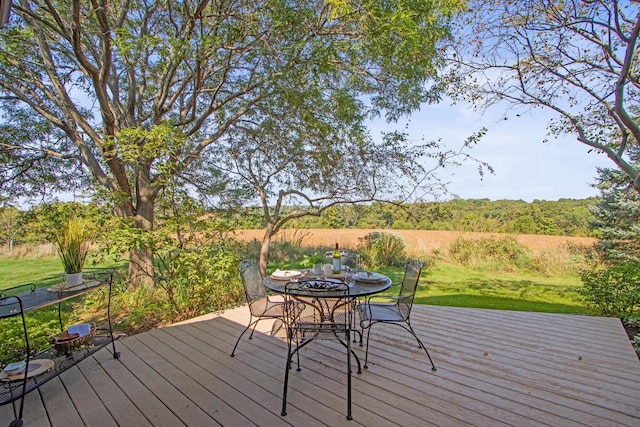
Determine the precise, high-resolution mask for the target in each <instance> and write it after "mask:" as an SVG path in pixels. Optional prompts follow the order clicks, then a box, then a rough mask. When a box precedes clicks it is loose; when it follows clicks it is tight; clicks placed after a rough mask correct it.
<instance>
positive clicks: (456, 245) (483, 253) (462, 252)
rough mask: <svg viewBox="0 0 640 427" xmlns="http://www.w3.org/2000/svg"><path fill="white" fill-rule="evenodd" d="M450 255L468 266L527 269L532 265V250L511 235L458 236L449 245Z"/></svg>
mask: <svg viewBox="0 0 640 427" xmlns="http://www.w3.org/2000/svg"><path fill="white" fill-rule="evenodd" d="M449 256H450V257H451V258H452V259H453V260H455V261H456V262H458V263H460V264H462V265H466V266H479V265H485V266H490V265H494V266H500V268H503V269H507V270H512V269H514V268H515V269H518V268H519V269H525V268H528V267H530V266H531V265H532V261H533V256H532V253H531V251H530V250H529V249H528V248H527V247H526V246H524V245H522V244H521V243H519V242H518V241H517V240H516V239H515V238H513V237H511V236H506V237H500V238H481V239H466V238H463V237H459V238H457V239H456V240H455V241H454V242H453V243H452V244H451V246H450V247H449Z"/></svg>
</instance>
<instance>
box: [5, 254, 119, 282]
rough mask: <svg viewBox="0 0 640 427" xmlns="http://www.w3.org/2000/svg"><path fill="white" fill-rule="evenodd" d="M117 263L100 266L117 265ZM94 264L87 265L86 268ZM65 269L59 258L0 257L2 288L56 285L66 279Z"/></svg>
mask: <svg viewBox="0 0 640 427" xmlns="http://www.w3.org/2000/svg"><path fill="white" fill-rule="evenodd" d="M115 266H116V264H110V265H100V266H99V267H115ZM91 268H92V266H89V265H85V270H89V269H91ZM63 273H64V270H63V268H62V262H61V261H60V259H59V258H39V259H35V258H22V259H0V277H1V278H2V282H1V283H0V289H7V288H11V287H13V286H17V285H24V284H26V283H37V285H38V287H41V286H50V285H55V284H56V283H60V282H62V281H64V274H63Z"/></svg>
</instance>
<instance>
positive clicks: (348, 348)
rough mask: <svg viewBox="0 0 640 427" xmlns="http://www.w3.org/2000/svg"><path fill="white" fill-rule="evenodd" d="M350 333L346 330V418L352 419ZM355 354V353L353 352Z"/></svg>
mask: <svg viewBox="0 0 640 427" xmlns="http://www.w3.org/2000/svg"><path fill="white" fill-rule="evenodd" d="M349 335H350V333H349V332H347V419H348V420H352V419H353V417H352V416H351V352H352V350H351V340H350V338H351V337H350V336H349ZM354 356H355V354H354ZM356 360H358V358H357V357H356ZM358 371H359V372H358V373H360V372H361V370H360V361H359V360H358Z"/></svg>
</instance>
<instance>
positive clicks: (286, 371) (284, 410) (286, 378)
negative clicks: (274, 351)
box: [280, 341, 293, 417]
mask: <svg viewBox="0 0 640 427" xmlns="http://www.w3.org/2000/svg"><path fill="white" fill-rule="evenodd" d="M292 356H293V354H291V341H289V346H288V350H287V364H286V365H285V368H284V390H283V391H282V412H280V415H282V416H283V417H284V416H285V415H287V388H288V385H289V369H291V357H292Z"/></svg>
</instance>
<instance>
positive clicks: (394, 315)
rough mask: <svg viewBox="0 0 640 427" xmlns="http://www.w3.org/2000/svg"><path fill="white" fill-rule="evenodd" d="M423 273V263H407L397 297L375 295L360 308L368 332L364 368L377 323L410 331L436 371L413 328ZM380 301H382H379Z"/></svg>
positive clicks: (361, 319) (364, 327)
mask: <svg viewBox="0 0 640 427" xmlns="http://www.w3.org/2000/svg"><path fill="white" fill-rule="evenodd" d="M421 271H422V263H421V262H419V261H409V262H407V264H406V266H405V270H404V277H403V279H402V284H401V287H400V292H399V294H398V295H397V296H383V295H373V296H371V297H369V298H367V300H366V301H365V302H363V303H361V304H360V305H359V306H358V314H359V315H360V327H361V328H362V330H363V331H364V329H366V330H367V348H366V350H365V356H364V368H365V369H367V368H368V365H367V362H368V359H369V337H370V335H371V328H372V326H373V325H375V324H376V323H389V324H393V325H398V326H401V327H402V328H404V329H405V330H406V331H408V332H409V333H410V334H411V335H413V337H414V338H415V339H416V340H417V341H418V346H419V347H422V349H423V350H424V352H425V353H426V354H427V357H428V358H429V362H431V370H433V371H436V370H437V369H436V366H435V365H434V363H433V360H432V359H431V355H429V351H427V348H426V347H425V346H424V344H423V343H422V341H421V340H420V338H418V335H416V333H415V331H414V330H413V328H412V327H411V321H410V316H411V308H412V307H413V300H414V298H415V295H416V289H417V288H418V280H419V279H420V272H421ZM378 300H380V301H378Z"/></svg>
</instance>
